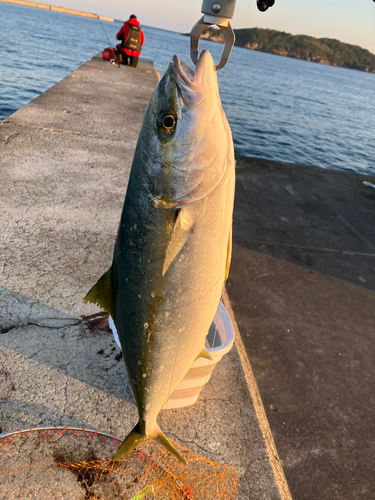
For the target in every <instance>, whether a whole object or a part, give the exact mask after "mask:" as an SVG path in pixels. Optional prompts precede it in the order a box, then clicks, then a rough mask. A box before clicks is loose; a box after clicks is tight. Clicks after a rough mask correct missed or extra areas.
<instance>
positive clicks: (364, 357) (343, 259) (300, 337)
mask: <svg viewBox="0 0 375 500" xmlns="http://www.w3.org/2000/svg"><path fill="white" fill-rule="evenodd" d="M237 161H238V168H237V179H236V201H235V213H234V231H233V235H234V249H233V259H232V267H231V273H230V276H229V280H228V282H227V291H228V294H229V297H230V300H231V304H232V307H233V310H234V313H235V315H236V319H237V322H238V326H239V330H240V332H241V335H242V338H243V342H244V345H245V349H246V352H247V354H248V357H249V360H250V363H251V366H252V369H253V371H254V374H255V378H256V382H257V385H258V387H259V391H260V395H261V397H262V400H263V403H264V406H265V409H266V413H267V417H268V421H269V424H270V427H271V430H272V433H273V436H274V439H275V443H276V447H277V450H278V453H279V455H280V458H281V462H282V465H283V468H284V471H285V475H286V478H287V481H288V484H289V487H290V490H291V494H292V496H293V498H294V499H295V500H326V499H328V498H329V499H331V500H339V499H340V500H342V499H345V500H367V499H369V498H375V476H374V473H373V471H374V468H375V458H374V457H375V438H374V436H375V419H374V413H375V384H374V380H375V363H374V359H375V342H374V340H375V338H374V337H375V291H374V290H375V229H374V227H375V190H374V189H372V188H370V187H365V186H363V181H364V180H366V181H369V182H372V183H375V178H374V177H369V176H361V175H357V174H350V173H343V172H334V171H327V170H323V169H319V168H313V167H302V166H298V165H288V164H283V163H277V162H271V161H266V160H259V159H250V158H243V157H238V158H237Z"/></svg>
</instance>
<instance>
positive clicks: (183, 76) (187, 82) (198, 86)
mask: <svg viewBox="0 0 375 500" xmlns="http://www.w3.org/2000/svg"><path fill="white" fill-rule="evenodd" d="M207 54H208V55H209V57H208V56H207ZM210 60H211V61H212V58H211V55H210V54H209V52H208V51H207V50H204V51H203V52H202V54H201V56H200V58H199V61H198V64H197V68H196V70H195V71H194V70H193V69H191V68H190V66H188V65H187V64H186V63H185V62H184V61H183V60H182V59H180V58H179V57H178V56H176V55H174V56H173V59H172V62H171V66H170V67H171V71H172V73H173V75H174V77H175V80H176V84H177V88H178V92H179V95H180V96H181V98H182V99H183V101H184V103H185V105H186V106H187V107H188V108H195V107H196V106H198V105H199V104H200V103H201V102H202V101H203V99H204V90H203V85H202V78H203V75H204V73H205V71H204V69H205V67H206V66H207V64H210ZM212 67H213V62H212Z"/></svg>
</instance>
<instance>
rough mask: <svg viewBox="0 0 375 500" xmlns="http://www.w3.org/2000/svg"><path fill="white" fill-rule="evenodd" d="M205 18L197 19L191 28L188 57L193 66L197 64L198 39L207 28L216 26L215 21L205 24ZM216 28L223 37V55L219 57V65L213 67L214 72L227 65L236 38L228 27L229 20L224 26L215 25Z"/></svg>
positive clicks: (230, 27)
mask: <svg viewBox="0 0 375 500" xmlns="http://www.w3.org/2000/svg"><path fill="white" fill-rule="evenodd" d="M207 17H208V16H202V17H201V19H199V21H198V22H197V23H196V24H195V25H194V26H193V29H192V30H191V33H190V56H191V59H192V61H193V63H194V64H195V65H197V64H198V51H199V39H200V36H201V34H202V33H203V31H204V30H205V29H207V28H208V27H210V26H212V25H214V24H216V23H215V20H214V22H212V23H211V22H209V23H207V22H205V18H207ZM217 26H219V28H220V29H221V31H222V32H223V35H224V49H223V53H222V55H221V59H220V62H219V64H218V65H217V66H215V70H216V71H219V69H221V68H223V67H224V66H225V65H226V64H227V62H228V60H229V56H230V54H231V52H232V49H233V45H234V42H235V39H236V37H235V35H234V31H233V30H232V26H231V25H230V22H229V20H226V22H225V24H224V23H223V24H217Z"/></svg>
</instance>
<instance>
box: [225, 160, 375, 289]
mask: <svg viewBox="0 0 375 500" xmlns="http://www.w3.org/2000/svg"><path fill="white" fill-rule="evenodd" d="M237 162H238V163H237V169H236V198H235V213H234V226H233V239H234V243H236V244H238V245H242V246H244V247H246V248H248V249H250V250H255V251H258V252H261V253H264V254H267V255H270V256H272V257H276V258H278V259H282V260H285V261H287V262H290V263H292V264H297V265H300V266H303V267H305V268H308V269H312V270H315V271H318V272H320V273H323V274H327V275H328V276H333V277H335V278H339V279H341V280H344V281H348V282H350V283H353V284H355V285H358V286H362V287H364V288H368V289H370V290H375V229H374V227H375V189H373V188H371V187H366V186H365V185H364V184H363V182H364V181H369V182H372V183H374V184H375V178H374V177H371V176H365V175H360V174H354V173H353V174H352V173H347V172H338V171H332V170H325V169H322V168H317V167H304V166H300V165H294V164H288V163H281V162H274V161H269V160H262V159H259V158H245V157H241V156H239V157H237Z"/></svg>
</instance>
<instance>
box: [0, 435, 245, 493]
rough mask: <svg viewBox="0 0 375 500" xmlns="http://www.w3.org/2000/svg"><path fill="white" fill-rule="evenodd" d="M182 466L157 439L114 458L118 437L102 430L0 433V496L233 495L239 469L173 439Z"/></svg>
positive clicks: (118, 441) (236, 488) (237, 484)
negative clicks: (182, 459)
mask: <svg viewBox="0 0 375 500" xmlns="http://www.w3.org/2000/svg"><path fill="white" fill-rule="evenodd" d="M172 443H173V445H174V446H175V447H176V448H177V449H178V450H179V451H180V453H182V454H183V456H184V457H185V459H186V461H187V464H188V465H187V467H185V466H184V465H182V464H181V463H180V462H179V461H178V460H177V459H176V458H175V457H174V456H172V455H171V454H170V453H168V452H167V451H165V450H164V448H163V447H161V446H159V445H158V444H156V443H153V442H148V443H145V444H144V445H142V446H140V447H138V448H137V449H136V450H134V451H132V452H131V453H129V454H128V455H126V456H125V457H123V458H121V459H120V460H119V461H118V462H114V461H113V460H112V458H108V457H113V455H114V453H115V448H116V447H117V446H119V445H120V444H121V440H120V439H118V438H116V437H115V436H112V435H110V434H106V433H103V432H101V431H97V432H95V431H92V430H87V429H83V428H80V429H74V428H71V427H67V428H61V427H54V428H43V429H41V428H39V429H28V430H25V431H17V433H12V434H2V435H0V491H1V495H0V497H1V499H12V500H16V499H20V500H24V499H25V500H26V499H29V498H37V499H38V500H45V499H58V498H61V499H64V500H78V499H79V500H81V499H82V500H91V499H92V500H94V499H96V500H110V499H112V498H114V499H126V500H151V499H155V500H156V499H157V500H159V499H160V500H161V499H163V500H166V499H167V500H174V499H176V500H177V499H178V500H206V499H207V500H211V499H212V500H217V499H226V500H230V499H234V498H235V496H236V493H237V491H238V487H239V474H238V473H237V472H236V470H235V468H234V467H230V466H228V465H225V464H219V463H216V462H213V461H211V460H207V459H205V458H203V457H201V456H199V455H197V454H196V453H194V452H193V451H191V450H189V449H187V448H184V447H183V446H180V445H178V444H177V443H174V442H172Z"/></svg>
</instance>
